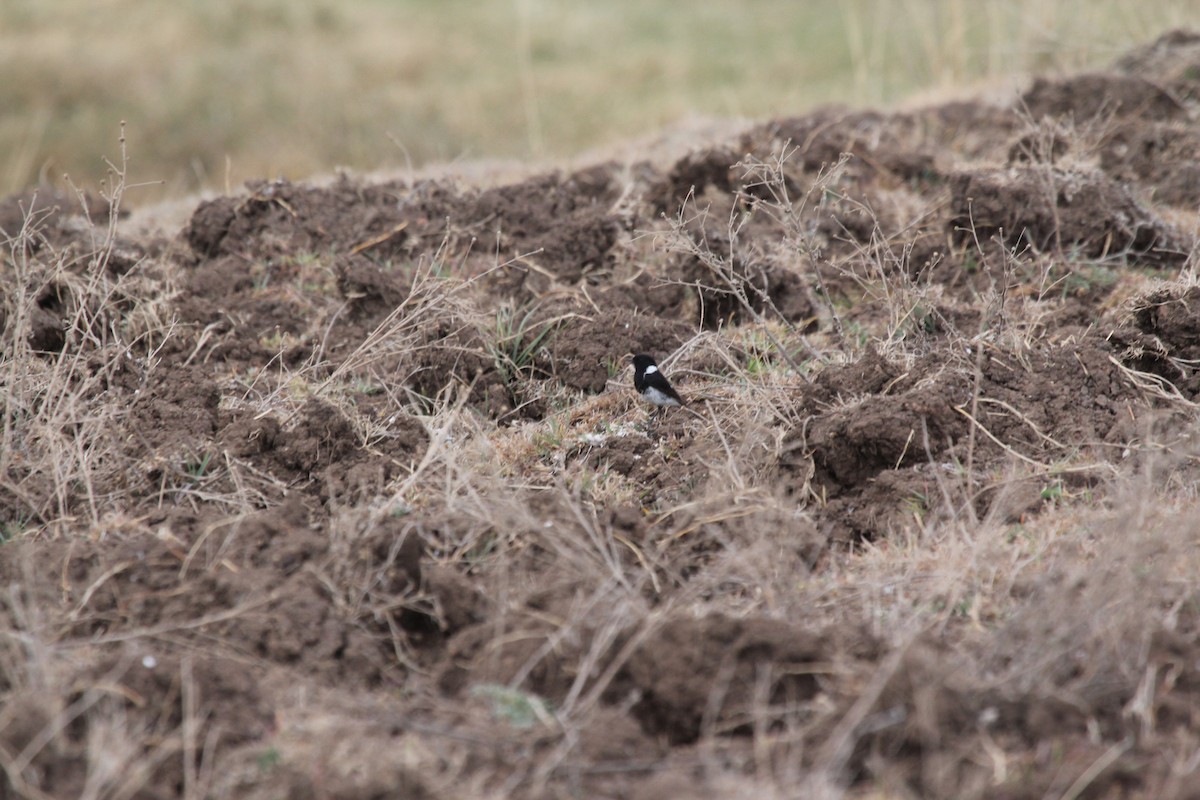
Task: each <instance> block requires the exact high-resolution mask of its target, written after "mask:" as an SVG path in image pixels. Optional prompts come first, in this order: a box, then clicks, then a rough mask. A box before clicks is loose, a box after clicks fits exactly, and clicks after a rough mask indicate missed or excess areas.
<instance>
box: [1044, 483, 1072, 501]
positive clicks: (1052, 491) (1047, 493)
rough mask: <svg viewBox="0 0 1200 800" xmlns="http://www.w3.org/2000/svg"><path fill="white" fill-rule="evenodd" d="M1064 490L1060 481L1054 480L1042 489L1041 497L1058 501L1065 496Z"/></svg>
mask: <svg viewBox="0 0 1200 800" xmlns="http://www.w3.org/2000/svg"><path fill="white" fill-rule="evenodd" d="M1066 495H1067V493H1066V490H1065V489H1064V488H1063V483H1062V481H1054V482H1053V483H1051V484H1050V485H1049V486H1046V487H1044V488H1043V489H1042V499H1043V500H1050V501H1059V500H1062V499H1063V498H1064V497H1066Z"/></svg>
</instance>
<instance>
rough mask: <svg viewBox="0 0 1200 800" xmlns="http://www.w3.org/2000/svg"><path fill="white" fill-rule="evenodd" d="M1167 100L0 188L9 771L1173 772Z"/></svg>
mask: <svg viewBox="0 0 1200 800" xmlns="http://www.w3.org/2000/svg"><path fill="white" fill-rule="evenodd" d="M1198 118H1200V35H1196V34H1188V33H1183V32H1177V33H1172V34H1167V35H1166V36H1164V37H1163V38H1162V39H1160V40H1159V41H1158V42H1155V43H1153V44H1151V45H1147V46H1146V47H1145V48H1143V49H1139V50H1137V51H1135V52H1131V53H1129V54H1127V55H1126V56H1125V57H1124V58H1122V59H1121V60H1119V61H1118V62H1117V63H1116V64H1115V65H1114V66H1113V68H1112V69H1111V70H1110V71H1108V72H1104V73H1096V74H1087V75H1079V76H1074V77H1068V78H1063V79H1045V80H1038V81H1036V82H1035V83H1034V84H1033V85H1032V86H1031V87H1029V89H1028V91H1027V92H1026V93H1025V94H1024V95H1023V96H1022V97H1020V98H1019V99H1018V100H1017V101H1015V102H1013V103H1012V104H1011V105H1008V106H1000V105H990V104H986V103H982V102H953V103H947V104H945V105H941V106H936V107H931V108H925V109H921V110H916V111H911V112H903V113H881V112H874V111H859V110H847V109H840V108H838V109H825V110H820V111H816V112H814V113H811V114H808V115H805V116H801V117H796V118H792V119H780V120H775V121H772V122H769V123H766V124H763V125H759V126H757V127H754V128H751V129H749V130H746V131H745V132H744V133H743V134H742V135H741V136H740V137H737V138H734V139H731V140H729V141H727V142H724V143H721V144H719V145H717V146H714V147H706V148H703V149H698V150H694V151H692V152H689V153H687V154H685V155H682V156H680V157H678V158H676V159H673V160H667V161H663V162H651V161H647V160H640V159H639V158H638V157H637V156H636V154H635V156H634V157H632V158H630V159H628V160H626V161H620V162H616V161H614V162H608V163H602V164H598V165H595V166H592V167H590V168H587V169H583V170H580V171H576V172H571V173H555V174H543V175H537V176H535V177H531V178H528V179H527V180H522V181H519V182H512V183H506V184H503V185H499V186H492V187H487V188H483V187H478V186H472V185H468V184H467V183H465V182H463V181H460V180H451V179H436V180H433V179H431V180H425V181H418V182H408V181H402V180H401V181H392V182H387V183H372V182H370V181H365V180H359V179H350V178H343V179H341V180H339V181H336V182H334V183H331V184H329V185H324V186H309V185H303V184H292V183H286V182H277V183H261V184H255V185H251V186H248V187H247V191H245V192H244V193H242V194H238V195H236V196H230V197H218V198H215V199H213V200H210V201H206V202H203V203H201V204H200V205H199V206H198V207H197V208H196V209H195V211H194V213H193V214H192V215H191V218H190V221H189V222H188V223H187V225H186V227H185V228H184V229H183V230H182V231H180V232H179V233H178V235H176V236H173V237H158V236H141V237H129V236H126V235H125V234H124V233H123V232H122V227H121V218H120V209H119V208H118V207H116V205H115V204H113V203H110V202H105V199H104V198H101V197H92V198H89V199H88V208H87V213H86V214H84V213H83V210H82V206H81V203H80V202H79V199H78V198H75V197H70V196H66V195H63V196H59V197H51V196H49V195H48V193H46V192H40V193H39V194H38V195H37V197H36V199H35V198H34V197H33V196H32V195H23V196H21V197H16V198H11V199H9V200H6V201H3V202H0V229H2V230H3V232H4V235H5V238H6V239H8V240H9V246H8V247H6V248H5V253H4V254H3V256H0V258H2V259H3V260H2V262H0V263H2V268H0V269H2V272H3V286H4V293H5V294H4V306H3V311H2V313H3V317H2V318H0V323H2V324H3V329H4V334H3V336H4V338H3V347H4V350H3V356H4V361H3V364H2V368H3V377H2V378H0V380H2V381H3V382H4V384H5V385H6V386H7V388H6V390H5V391H6V409H7V411H6V416H5V423H4V431H3V436H4V439H3V452H2V453H0V466H2V467H3V472H2V482H0V523H3V525H4V528H3V536H4V543H3V544H2V545H0V762H2V764H3V767H4V769H5V772H6V781H7V783H6V785H5V786H4V788H3V791H0V797H9V796H14V797H30V798H45V797H53V798H73V797H82V796H89V797H136V798H160V797H164V798H165V797H178V796H187V797H236V798H245V797H249V798H268V797H313V798H325V797H330V798H360V797H362V798H367V797H369V798H383V797H405V798H423V797H424V798H433V797H438V798H454V797H529V798H560V797H572V798H573V797H579V798H594V797H616V798H718V797H751V796H755V797H773V796H778V797H785V796H787V797H795V796H804V797H831V798H832V797H905V798H908V797H922V798H930V797H935V798H974V797H994V798H1041V797H1069V798H1076V797H1090V798H1118V797H1138V798H1187V797H1191V798H1196V797H1200V788H1198V787H1200V756H1198V755H1197V754H1198V753H1200V638H1198V637H1200V557H1198V556H1197V553H1196V550H1197V548H1196V539H1195V532H1194V528H1195V521H1196V519H1197V518H1198V517H1197V506H1196V478H1197V470H1196V466H1195V453H1196V449H1195V445H1194V443H1192V442H1191V441H1190V438H1189V437H1190V433H1191V431H1192V430H1194V419H1195V409H1196V407H1197V406H1196V402H1197V395H1198V394H1200V372H1198V371H1197V365H1198V364H1200V361H1198V360H1197V359H1200V284H1198V283H1197V281H1196V280H1195V278H1194V274H1195V273H1194V270H1195V269H1196V267H1197V252H1198V250H1197V245H1198V232H1200V215H1198V210H1200V126H1198V125H1197V123H1196V120H1197V119H1198ZM114 199H115V198H114ZM31 204H35V207H34V210H33V211H32V212H31V210H30V208H31ZM110 223H112V224H110ZM635 352H651V353H654V354H656V355H657V356H658V357H659V358H660V362H663V363H664V369H665V370H666V372H667V373H668V374H669V375H670V376H671V377H672V380H673V382H674V383H675V385H676V388H678V389H679V390H680V391H681V393H683V394H684V395H685V396H686V397H689V398H691V400H692V403H691V405H690V408H691V409H692V410H693V411H694V412H695V413H688V412H687V411H678V410H676V411H669V412H668V413H665V414H663V415H662V416H661V417H659V418H654V417H652V416H650V413H649V411H648V410H647V409H646V408H644V407H642V406H640V405H639V404H638V402H637V398H636V397H635V396H634V394H633V392H632V389H631V388H630V385H631V374H630V371H629V369H628V367H627V356H628V354H629V353H635ZM671 354H675V357H674V358H673V359H671V360H670V361H665V359H666V358H667V356H669V355H671Z"/></svg>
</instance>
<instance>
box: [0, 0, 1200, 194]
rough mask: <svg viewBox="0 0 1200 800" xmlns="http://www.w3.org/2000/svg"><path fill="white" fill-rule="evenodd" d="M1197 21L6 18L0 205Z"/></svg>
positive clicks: (538, 130)
mask: <svg viewBox="0 0 1200 800" xmlns="http://www.w3.org/2000/svg"><path fill="white" fill-rule="evenodd" d="M1197 17H1200V10H1198V4H1197V2H1196V0H1178V1H1176V2H1172V1H1170V0H1146V1H1145V2H1139V1H1138V0H1037V2H1034V1H1033V0H844V1H843V2H838V3H834V2H822V1H818V0H795V1H794V2H784V1H783V0H709V1H708V2H703V3H684V2H677V1H676V2H668V1H667V0H604V2H585V1H584V0H474V1H468V0H351V1H349V2H335V0H232V1H231V2H208V1H206V0H179V1H178V2H163V1H162V0H3V2H0V63H2V64H3V70H2V72H0V74H3V76H4V80H2V81H0V109H2V110H0V153H2V154H3V156H2V158H0V190H3V191H4V192H11V191H16V190H19V189H22V188H24V187H27V186H30V185H33V184H36V183H38V182H39V180H58V179H60V178H61V176H62V174H63V173H69V174H70V175H71V177H72V179H73V180H74V181H75V183H76V184H78V185H81V186H85V187H91V186H93V185H95V184H96V183H97V182H98V181H99V180H100V179H101V178H102V177H103V176H104V174H105V171H106V165H105V160H104V159H105V157H108V158H112V159H115V158H116V157H117V154H118V150H117V136H118V132H119V123H120V120H127V121H128V132H127V136H128V146H129V154H130V173H131V174H130V180H131V181H133V182H139V181H155V182H161V183H158V184H156V185H154V186H148V187H142V188H140V189H138V194H137V195H135V196H134V197H132V198H131V199H132V200H133V201H134V202H135V203H138V202H145V201H146V200H148V199H157V198H162V197H171V196H179V195H183V194H187V193H191V192H195V191H197V190H200V189H224V188H226V187H227V186H236V185H238V184H240V183H241V182H242V181H243V180H245V179H247V178H257V177H268V178H273V177H278V176H286V177H289V178H292V179H302V178H305V177H307V176H309V175H312V174H316V173H322V172H329V171H330V170H332V169H334V168H335V167H349V168H352V169H355V170H374V169H387V168H394V167H400V166H404V165H406V164H408V163H412V164H418V165H419V164H425V163H429V162H435V161H450V160H456V159H481V158H520V159H526V158H546V157H561V156H569V155H572V154H577V153H580V152H581V151H584V150H586V149H588V148H592V147H596V146H600V145H605V144H609V143H613V142H616V141H620V140H622V139H625V138H628V137H631V136H636V135H642V134H646V133H651V132H654V131H656V130H659V129H662V128H663V127H664V126H668V125H671V124H672V123H675V122H677V121H679V120H681V119H686V118H689V117H692V116H696V115H700V116H711V117H730V116H734V117H753V118H763V117H769V116H778V115H791V114H797V113H802V112H804V111H805V110H807V109H810V108H812V107H813V106H815V105H817V104H821V103H830V102H840V103H847V104H851V105H887V104H892V103H895V102H897V101H898V100H901V99H905V98H910V99H911V98H914V97H915V98H917V99H924V100H936V99H939V98H941V97H946V96H948V95H950V94H955V93H962V92H965V91H971V90H973V89H976V88H978V87H980V86H990V87H994V88H999V89H1006V88H1007V89H1009V90H1011V86H1012V85H1014V84H1016V83H1019V82H1020V81H1022V80H1024V79H1025V78H1026V77H1027V76H1028V74H1029V73H1030V72H1034V71H1037V72H1053V71H1064V70H1074V69H1079V68H1086V67H1093V66H1095V67H1098V66H1105V65H1107V64H1109V63H1111V61H1112V60H1113V59H1114V58H1116V57H1117V56H1118V55H1120V53H1122V52H1123V51H1124V50H1125V49H1127V48H1128V47H1129V46H1131V45H1133V44H1136V43H1142V42H1145V41H1148V40H1150V39H1152V38H1153V37H1155V36H1157V35H1159V34H1160V33H1162V32H1164V31H1166V30H1168V29H1170V28H1172V27H1181V26H1184V25H1187V24H1189V23H1191V24H1192V25H1196V24H1197V23H1198V22H1200V20H1197Z"/></svg>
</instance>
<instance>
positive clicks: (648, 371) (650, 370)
mask: <svg viewBox="0 0 1200 800" xmlns="http://www.w3.org/2000/svg"><path fill="white" fill-rule="evenodd" d="M655 372H658V367H656V366H654V365H653V364H651V365H650V366H648V367H646V374H647V375H652V374H654V373H655Z"/></svg>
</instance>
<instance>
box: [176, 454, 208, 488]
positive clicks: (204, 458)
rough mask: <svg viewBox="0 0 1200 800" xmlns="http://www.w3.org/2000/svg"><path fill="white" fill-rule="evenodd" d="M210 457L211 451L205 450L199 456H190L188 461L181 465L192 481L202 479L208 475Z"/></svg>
mask: <svg viewBox="0 0 1200 800" xmlns="http://www.w3.org/2000/svg"><path fill="white" fill-rule="evenodd" d="M212 458H213V454H212V451H205V452H204V454H203V455H201V456H199V457H196V456H193V457H192V458H190V459H189V460H188V462H187V463H186V464H184V465H183V470H184V472H186V473H187V475H188V477H189V478H191V479H192V480H193V481H199V480H202V479H203V478H204V477H206V476H207V475H208V467H209V465H210V464H211V463H212Z"/></svg>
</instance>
